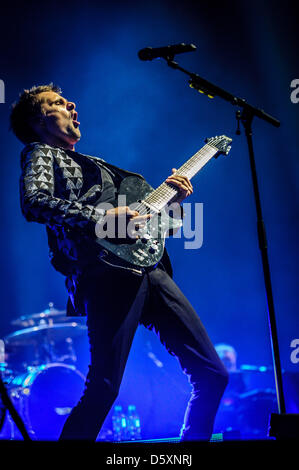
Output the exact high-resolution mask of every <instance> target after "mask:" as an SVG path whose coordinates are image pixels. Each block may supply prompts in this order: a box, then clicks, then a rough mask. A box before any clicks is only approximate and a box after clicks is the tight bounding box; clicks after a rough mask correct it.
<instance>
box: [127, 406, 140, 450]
mask: <svg viewBox="0 0 299 470" xmlns="http://www.w3.org/2000/svg"><path fill="white" fill-rule="evenodd" d="M127 439H128V440H130V441H135V440H137V439H141V426H140V417H139V416H138V414H137V411H136V406H135V405H129V406H128V415H127Z"/></svg>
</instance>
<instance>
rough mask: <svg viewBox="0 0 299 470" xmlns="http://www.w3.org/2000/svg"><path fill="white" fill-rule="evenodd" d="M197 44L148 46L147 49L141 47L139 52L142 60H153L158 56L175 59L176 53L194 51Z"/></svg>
mask: <svg viewBox="0 0 299 470" xmlns="http://www.w3.org/2000/svg"><path fill="white" fill-rule="evenodd" d="M195 50H196V46H194V44H185V43H184V42H182V43H181V44H174V45H173V46H165V47H146V48H145V49H140V51H139V52H138V57H139V59H140V60H153V59H157V58H158V57H163V58H164V59H166V58H167V59H169V58H170V59H171V60H172V59H173V57H174V55H175V54H182V53H183V52H194V51H195Z"/></svg>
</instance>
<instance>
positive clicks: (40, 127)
mask: <svg viewBox="0 0 299 470" xmlns="http://www.w3.org/2000/svg"><path fill="white" fill-rule="evenodd" d="M39 98H40V101H41V116H40V119H39V121H38V123H36V124H35V126H34V127H35V130H36V132H37V133H38V135H39V136H40V137H41V139H43V142H45V143H48V144H49V145H56V146H60V147H64V148H68V149H73V148H74V145H75V144H76V142H78V141H79V140H80V137H81V132H80V130H79V125H80V122H79V121H78V120H77V119H78V113H77V112H76V111H75V108H76V105H75V103H72V102H71V101H68V100H66V99H65V98H63V97H62V96H60V95H59V94H58V93H55V92H54V91H44V92H42V93H40V94H39Z"/></svg>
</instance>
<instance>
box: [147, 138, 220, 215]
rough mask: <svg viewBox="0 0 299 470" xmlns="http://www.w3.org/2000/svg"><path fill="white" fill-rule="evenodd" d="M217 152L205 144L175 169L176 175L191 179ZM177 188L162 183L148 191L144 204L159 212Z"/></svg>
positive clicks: (176, 191) (176, 192) (175, 193)
mask: <svg viewBox="0 0 299 470" xmlns="http://www.w3.org/2000/svg"><path fill="white" fill-rule="evenodd" d="M217 152H218V149H217V148H216V147H213V146H212V145H209V144H206V145H204V146H203V147H202V148H201V149H200V150H198V152H196V153H195V154H194V155H193V156H192V157H191V158H189V160H187V161H186V163H184V164H183V165H182V166H181V167H180V168H179V169H178V170H177V171H176V174H177V175H181V176H187V178H189V179H191V178H192V177H193V176H194V175H196V173H198V172H199V170H201V168H203V167H204V166H205V165H206V163H208V161H209V160H211V158H213V157H214V155H215V154H216V153H217ZM178 192H179V190H178V189H177V188H175V187H174V186H171V185H170V184H168V183H165V182H164V183H162V184H161V185H160V186H158V188H157V189H155V191H153V192H152V193H150V194H149V195H148V196H147V197H146V198H145V200H144V202H145V203H146V204H148V205H149V206H150V207H152V208H153V209H154V210H156V211H157V212H159V211H160V210H162V209H163V207H165V206H166V204H169V203H170V201H171V200H172V199H173V198H174V197H175V196H176V195H177V194H178Z"/></svg>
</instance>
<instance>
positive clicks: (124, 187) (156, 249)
mask: <svg viewBox="0 0 299 470" xmlns="http://www.w3.org/2000/svg"><path fill="white" fill-rule="evenodd" d="M153 191H154V189H153V188H152V187H151V186H150V185H149V184H148V183H147V182H146V181H145V180H143V179H142V178H139V177H137V176H128V177H127V178H125V179H124V180H123V181H122V183H121V185H120V189H119V193H118V194H119V196H126V198H125V205H126V206H131V205H132V206H133V207H132V206H131V207H132V208H133V209H134V206H137V205H140V202H141V201H143V200H145V199H146V198H147V197H148V196H149V195H150V194H151V193H152V192H153ZM181 225H182V221H181V219H173V218H172V217H169V215H168V214H167V212H166V210H165V209H162V210H161V211H160V212H159V213H157V214H154V215H153V216H152V218H151V219H150V220H149V221H148V222H147V223H146V225H145V227H144V228H142V230H141V231H140V238H138V239H137V240H136V239H133V238H132V239H130V240H128V239H123V243H122V239H117V240H115V241H113V239H109V238H103V239H102V238H97V243H98V244H99V245H100V247H101V248H102V249H104V251H103V250H101V251H100V255H99V256H100V257H103V254H104V255H105V257H106V258H107V259H108V260H109V261H110V262H111V263H115V262H116V260H117V264H118V265H119V264H120V265H123V263H121V262H120V260H122V261H123V262H125V264H126V265H128V267H132V266H133V267H136V266H138V267H143V268H148V267H151V266H154V265H155V264H157V263H158V262H159V261H160V259H161V258H162V256H163V252H164V247H165V237H166V234H167V233H168V231H169V230H175V229H177V228H179V227H181ZM138 233H139V232H138Z"/></svg>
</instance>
